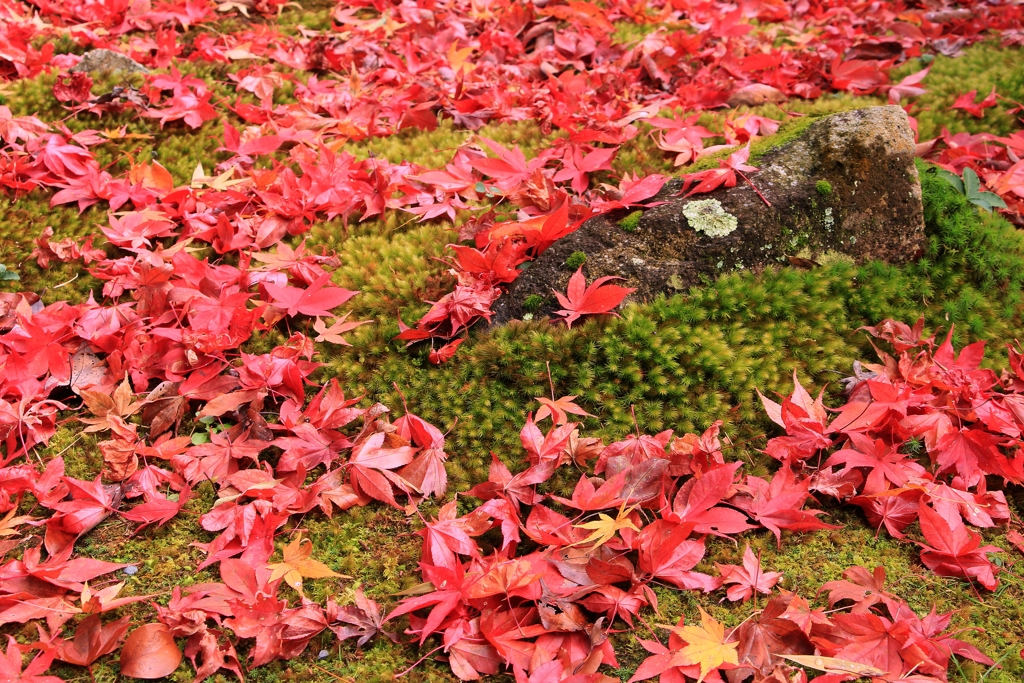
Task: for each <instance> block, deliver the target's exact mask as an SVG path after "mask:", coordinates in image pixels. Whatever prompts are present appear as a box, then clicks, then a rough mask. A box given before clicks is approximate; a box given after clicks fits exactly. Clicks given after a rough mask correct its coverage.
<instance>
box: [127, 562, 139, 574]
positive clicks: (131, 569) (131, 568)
mask: <svg viewBox="0 0 1024 683" xmlns="http://www.w3.org/2000/svg"><path fill="white" fill-rule="evenodd" d="M124 573H125V574H127V575H128V576H135V575H136V574H138V573H139V568H138V567H136V566H135V565H134V564H130V565H128V566H127V567H125V568H124Z"/></svg>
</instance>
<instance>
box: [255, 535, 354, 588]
mask: <svg viewBox="0 0 1024 683" xmlns="http://www.w3.org/2000/svg"><path fill="white" fill-rule="evenodd" d="M312 554H313V542H312V541H310V540H308V539H304V538H302V536H296V537H295V540H294V541H292V542H291V543H289V544H288V545H287V546H286V547H285V549H284V562H277V563H275V564H269V565H267V569H269V570H270V571H271V574H270V581H274V580H276V579H280V578H281V577H284V581H285V583H287V584H288V585H289V586H291V587H292V588H294V589H295V590H297V591H298V592H299V593H302V579H303V578H307V579H325V578H327V577H331V576H335V577H338V578H340V579H350V578H352V577H351V576H345V575H344V574H338V573H337V572H334V571H331V568H330V567H328V566H327V565H326V564H324V563H323V562H317V561H316V560H314V559H313V558H311V557H310V555H312Z"/></svg>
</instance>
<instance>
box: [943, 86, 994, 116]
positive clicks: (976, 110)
mask: <svg viewBox="0 0 1024 683" xmlns="http://www.w3.org/2000/svg"><path fill="white" fill-rule="evenodd" d="M977 96H978V91H977V90H972V91H970V92H967V93H964V94H963V95H960V97H958V98H956V102H954V103H953V106H952V109H961V110H963V111H965V112H967V113H968V114H970V115H971V116H974V117H976V118H979V119H980V118H984V117H985V110H986V109H989V108H991V107H994V106H996V88H995V86H992V92H990V93H989V94H988V96H987V97H985V99H983V100H982V101H980V102H975V101H974V98H975V97H977Z"/></svg>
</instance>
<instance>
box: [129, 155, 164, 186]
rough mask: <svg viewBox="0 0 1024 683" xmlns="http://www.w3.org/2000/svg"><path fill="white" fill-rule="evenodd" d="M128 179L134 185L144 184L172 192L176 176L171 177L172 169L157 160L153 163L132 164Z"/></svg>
mask: <svg viewBox="0 0 1024 683" xmlns="http://www.w3.org/2000/svg"><path fill="white" fill-rule="evenodd" d="M128 180H129V181H130V182H131V183H132V184H133V185H142V187H145V188H148V189H151V190H159V191H161V192H170V191H171V190H173V189H174V178H172V177H171V173H170V171H168V170H167V169H166V168H164V167H163V166H161V165H160V164H159V163H157V162H155V161H154V162H153V163H152V164H137V165H135V166H132V167H131V168H130V169H129V170H128Z"/></svg>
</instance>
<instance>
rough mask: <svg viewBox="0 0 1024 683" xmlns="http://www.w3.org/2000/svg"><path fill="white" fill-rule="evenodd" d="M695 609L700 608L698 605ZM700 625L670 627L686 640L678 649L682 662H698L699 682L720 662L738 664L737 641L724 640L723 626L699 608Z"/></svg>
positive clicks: (690, 663) (720, 663) (719, 664)
mask: <svg viewBox="0 0 1024 683" xmlns="http://www.w3.org/2000/svg"><path fill="white" fill-rule="evenodd" d="M697 609H700V608H699V607H698V608H697ZM700 624H701V625H700V626H683V627H682V628H676V627H674V626H673V627H670V628H671V629H672V630H673V631H675V632H676V633H677V634H678V635H679V637H680V638H682V639H683V640H684V641H686V647H684V648H683V649H682V650H680V651H679V652H680V655H682V658H681V659H682V663H683V664H689V665H693V664H699V665H700V678H698V679H697V683H701V681H703V680H704V677H705V676H707V675H708V674H709V673H711V670H712V669H717V668H718V667H720V666H721V665H722V664H738V663H739V659H738V657H737V654H736V646H737V645H739V643H727V642H725V627H724V626H722V624H720V623H718V622H717V621H715V620H714V619H712V618H711V615H709V614H708V613H707V612H705V611H704V610H703V609H700Z"/></svg>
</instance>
